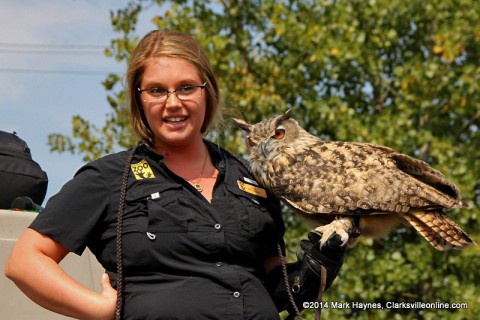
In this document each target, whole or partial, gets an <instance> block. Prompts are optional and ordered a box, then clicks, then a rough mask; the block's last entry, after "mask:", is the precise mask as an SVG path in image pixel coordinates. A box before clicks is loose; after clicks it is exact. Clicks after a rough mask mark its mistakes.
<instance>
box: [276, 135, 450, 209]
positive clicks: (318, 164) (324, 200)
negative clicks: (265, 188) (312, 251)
mask: <svg viewBox="0 0 480 320" xmlns="http://www.w3.org/2000/svg"><path fill="white" fill-rule="evenodd" d="M283 155H284V157H286V158H287V159H281V158H280V157H278V158H277V159H274V160H273V161H272V163H271V166H272V168H277V172H276V173H275V175H276V177H277V180H276V181H275V183H273V184H272V185H271V189H272V191H273V192H274V193H275V194H276V195H277V196H279V197H280V198H282V199H284V201H285V202H287V203H288V204H289V205H290V206H291V207H292V208H294V209H296V210H298V211H301V212H303V213H327V214H328V213H344V214H371V213H391V212H407V211H409V210H410V209H411V208H432V209H433V208H443V207H454V206H458V205H459V200H458V196H456V193H455V191H454V190H457V189H456V187H453V188H452V186H451V185H453V184H451V183H450V182H448V183H445V182H444V181H447V180H446V179H445V177H443V175H441V174H440V173H439V172H438V171H436V170H434V169H432V168H430V167H429V166H428V165H427V164H426V163H424V162H423V161H420V160H416V159H413V158H410V157H408V156H406V155H402V154H400V153H398V152H396V151H395V150H393V149H390V148H387V147H382V146H377V145H372V144H362V143H346V142H318V143H314V144H311V145H310V146H308V147H305V146H290V147H289V148H288V150H287V149H286V150H285V152H284V153H283ZM275 161H278V163H275ZM285 163H288V165H284V164H285ZM279 168H280V169H281V171H282V172H278V169H279ZM279 177H281V178H279ZM445 186H448V188H449V193H450V195H449V194H448V193H445V192H444V191H443V190H442V189H444V188H445ZM452 195H453V197H452Z"/></svg>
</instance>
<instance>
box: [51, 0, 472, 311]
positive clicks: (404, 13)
mask: <svg viewBox="0 0 480 320" xmlns="http://www.w3.org/2000/svg"><path fill="white" fill-rule="evenodd" d="M164 4H168V6H164ZM151 5H153V6H158V7H159V8H167V7H168V9H162V10H160V11H161V14H159V15H158V16H156V17H155V18H154V19H153V21H152V22H153V25H152V28H154V27H156V28H171V29H178V30H181V31H185V32H188V33H190V34H192V35H193V36H195V37H197V38H198V39H199V41H200V42H201V43H202V44H203V46H204V47H205V48H206V50H207V52H208V54H209V56H210V58H211V62H212V65H213V66H214V69H215V72H216V74H217V76H218V78H219V82H220V86H221V91H222V94H223V101H224V103H225V106H226V109H227V115H232V114H233V115H235V116H237V117H238V116H239V117H244V118H245V119H246V120H248V121H250V122H254V121H258V120H260V119H263V118H265V117H269V116H271V115H273V114H275V113H277V114H278V113H283V112H284V111H285V110H286V109H287V108H292V107H293V108H294V109H295V113H294V115H295V118H296V119H297V120H298V121H299V122H300V123H301V125H302V126H304V128H306V129H307V130H309V131H310V132H311V133H313V134H316V135H318V136H320V137H322V138H324V139H331V140H345V141H368V142H372V143H377V144H382V145H386V146H389V147H392V148H395V149H397V150H399V151H401V152H403V153H406V154H409V155H412V156H415V157H417V158H420V159H422V160H425V161H427V162H429V163H430V164H431V165H432V166H433V167H435V168H437V169H439V170H440V171H442V172H443V173H444V174H445V175H446V176H447V177H448V178H450V179H452V180H453V181H454V182H455V183H456V184H457V185H458V186H459V188H460V189H461V190H462V193H463V196H464V198H465V199H466V201H467V202H468V204H469V208H468V209H464V210H461V211H456V212H454V213H453V214H452V215H453V217H454V219H455V220H456V221H457V222H459V224H460V225H461V226H463V227H464V228H465V229H466V231H467V232H469V233H470V235H471V236H473V238H476V239H477V242H478V241H479V238H478V219H479V214H480V179H479V177H480V161H479V160H478V159H479V158H480V133H479V127H480V108H479V107H478V101H480V81H479V80H480V66H479V64H478V61H479V52H480V31H479V30H480V6H478V4H477V3H476V1H475V0H448V1H447V0H427V1H422V2H420V1H401V0H388V1H387V0H372V1H355V0H354V1H345V0H338V1H332V0H317V1H312V0H310V1H305V0H303V1H298V0H290V1H272V0H265V1H241V0H233V1H225V0H220V1H217V2H212V1H202V2H200V1H199V2H197V1H185V0H177V1H169V2H164V1H151V0H150V1H145V0H144V1H131V2H129V3H128V5H127V6H126V7H125V8H124V9H122V10H118V11H116V12H112V14H111V18H112V24H113V27H114V29H115V31H117V32H118V33H119V37H118V38H117V39H114V40H112V43H111V46H110V48H109V49H107V51H106V54H107V55H110V56H112V57H114V58H115V59H117V60H118V61H124V60H126V59H127V58H128V56H129V54H130V52H131V50H132V49H133V47H134V45H135V43H136V42H137V41H138V39H139V38H138V35H136V34H135V25H136V22H137V19H138V14H139V13H140V12H141V11H142V9H143V8H145V7H146V6H151ZM140 36H141V35H140ZM119 83H120V77H119V76H118V75H114V74H112V75H110V76H109V77H108V78H107V79H106V80H105V82H104V85H105V88H106V89H107V92H108V101H109V103H110V105H111V108H112V112H111V117H110V118H109V119H107V121H106V123H105V126H104V127H103V128H101V129H98V128H93V127H91V126H90V124H89V122H88V121H87V120H85V119H82V118H81V117H75V118H74V119H73V139H72V138H71V137H67V136H61V135H56V134H52V135H51V136H50V138H51V140H50V145H51V147H52V150H57V151H67V150H69V151H72V152H76V153H78V154H81V155H83V157H84V159H85V160H91V159H93V158H96V157H98V156H100V155H102V154H104V153H107V152H111V151H112V150H113V148H114V147H115V146H121V147H126V146H129V145H131V144H132V143H133V141H134V140H135V138H134V137H133V135H132V133H131V131H128V130H126V128H128V127H129V126H128V119H127V117H128V111H127V110H126V107H125V105H124V92H123V91H122V88H121V87H120V86H119ZM212 137H214V138H215V139H216V140H217V142H218V143H220V144H222V145H223V146H225V147H226V148H227V149H229V150H231V151H233V152H237V153H238V154H244V153H245V151H246V150H245V148H244V146H243V137H242V133H241V132H240V131H239V130H235V129H225V130H220V129H218V130H216V131H215V132H214V134H213V135H212ZM285 221H286V223H287V235H286V239H287V242H288V244H289V248H290V252H291V253H292V254H293V253H294V252H295V250H296V248H297V246H298V240H299V238H300V237H304V236H305V232H306V229H305V228H304V226H303V225H302V224H301V223H300V222H299V221H298V220H297V218H296V217H294V216H293V215H292V214H291V213H290V212H289V211H287V210H285ZM479 256H480V254H479V250H478V248H477V247H472V248H470V249H467V250H465V251H462V252H451V251H450V252H436V251H434V250H433V249H432V248H431V247H430V246H429V245H428V244H427V243H426V242H425V241H423V240H422V239H421V237H420V236H419V235H418V234H416V233H415V231H412V230H411V229H407V228H400V229H398V230H397V231H395V232H393V233H392V234H390V235H389V236H388V237H386V238H384V239H379V240H375V241H372V240H368V239H363V240H361V241H360V243H359V244H358V245H357V246H356V247H355V248H353V249H351V250H350V251H349V252H348V256H347V259H346V262H345V265H344V267H343V268H342V270H341V272H340V275H339V278H338V279H337V280H336V282H335V283H334V285H333V287H332V289H330V290H329V291H328V292H327V293H326V294H325V295H324V301H338V302H362V303H380V304H381V305H382V306H383V309H380V310H377V309H373V308H367V309H366V310H363V309H362V308H361V306H359V305H356V306H357V307H353V306H352V305H350V307H349V308H346V309H332V308H328V309H325V310H323V312H322V314H323V315H324V316H326V317H327V318H329V317H332V318H345V317H350V316H356V317H358V318H360V319H367V318H375V319H392V318H395V319H404V318H407V319H410V318H418V319H433V318H439V317H441V318H447V317H448V318H449V319H465V318H468V319H470V318H479V317H480V308H479V307H480V297H479V296H478V294H476V292H477V288H478V287H479V284H480V280H479V279H480V277H479V275H480V271H479V270H480V259H479ZM416 301H419V302H425V303H432V302H447V303H455V302H466V303H468V308H467V309H439V308H433V309H432V308H413V309H408V308H394V307H393V308H388V306H392V305H390V304H389V305H388V306H387V302H397V303H400V302H416ZM330 306H331V305H330ZM305 313H308V312H305Z"/></svg>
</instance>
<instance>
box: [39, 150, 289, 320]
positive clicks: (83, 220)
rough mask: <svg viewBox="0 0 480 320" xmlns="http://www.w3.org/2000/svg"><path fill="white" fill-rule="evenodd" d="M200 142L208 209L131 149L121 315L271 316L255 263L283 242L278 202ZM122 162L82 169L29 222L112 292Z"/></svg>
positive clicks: (116, 157) (153, 157)
mask: <svg viewBox="0 0 480 320" xmlns="http://www.w3.org/2000/svg"><path fill="white" fill-rule="evenodd" d="M206 144H207V147H208V150H209V153H210V155H211V158H212V160H213V163H214V165H215V166H216V168H217V169H218V171H219V175H218V178H217V181H216V184H215V187H214V190H213V198H212V203H211V204H210V203H209V202H208V201H207V200H206V199H205V198H204V197H203V196H202V195H201V194H200V193H199V192H198V191H197V190H195V188H193V187H192V186H191V185H190V184H189V183H188V182H187V181H185V180H183V179H182V178H180V177H178V176H177V175H175V174H174V173H173V172H171V171H170V170H169V169H168V168H167V167H166V166H165V164H164V163H163V157H162V156H159V155H158V154H156V153H155V152H153V151H152V150H151V149H150V148H149V147H147V146H141V147H139V149H137V152H136V153H135V156H134V158H133V161H132V166H131V168H132V170H131V171H130V175H129V179H128V189H127V194H126V206H125V211H124V215H123V221H124V222H123V265H124V266H123V270H124V275H125V285H124V290H125V291H124V292H125V309H124V310H125V319H196V320H198V319H268V320H271V319H278V312H277V310H276V308H275V305H274V304H273V302H272V301H271V298H270V295H269V294H268V292H267V291H266V289H265V287H264V285H263V283H262V281H263V279H264V277H265V271H264V266H263V263H264V259H265V258H266V257H269V256H275V255H277V249H276V246H277V244H278V243H279V242H280V243H282V241H283V240H282V237H283V232H284V225H283V221H282V218H281V215H280V206H279V203H278V200H276V199H274V198H272V197H270V195H268V194H266V192H265V191H264V189H262V188H261V187H260V186H258V185H257V183H256V182H255V180H254V178H253V177H252V176H251V175H250V174H249V172H248V171H247V169H246V168H245V167H244V166H243V164H242V163H241V162H240V161H239V160H238V159H236V158H235V157H233V156H232V155H231V154H229V153H228V152H226V151H225V150H223V149H221V148H219V147H218V146H216V145H214V144H213V143H211V142H207V141H206ZM127 156H128V152H127V151H124V152H120V153H117V154H113V155H109V156H105V157H103V158H101V159H99V160H97V161H94V162H92V163H89V164H87V165H85V166H84V167H83V168H81V169H80V170H79V171H78V172H77V174H76V175H75V177H74V178H73V179H72V180H71V181H69V182H68V183H67V184H65V186H64V187H63V188H62V189H61V190H60V192H59V193H58V194H57V195H55V196H53V197H52V198H51V199H50V200H49V201H48V203H47V205H46V208H45V210H44V211H42V213H41V214H39V215H38V217H37V218H36V219H35V221H34V222H33V223H32V225H31V226H30V227H31V228H33V229H35V230H37V231H39V232H41V233H43V234H46V235H47V236H49V237H51V238H53V239H54V240H56V241H57V242H59V243H60V244H62V245H63V246H64V247H66V248H67V249H69V250H70V251H72V252H75V253H77V254H81V253H82V252H83V250H84V249H85V247H87V246H88V247H89V248H90V250H91V251H92V252H93V253H94V254H95V255H96V257H97V259H98V260H99V262H100V263H101V264H102V265H103V266H104V267H105V268H106V270H107V271H108V273H109V276H110V279H112V282H113V284H114V286H115V283H116V282H115V280H116V258H115V257H116V256H115V236H116V220H117V211H118V203H119V195H120V185H121V178H122V173H123V168H124V166H125V163H126V160H127ZM265 196H266V197H265ZM282 245H283V243H282Z"/></svg>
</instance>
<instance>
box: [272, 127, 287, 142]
mask: <svg viewBox="0 0 480 320" xmlns="http://www.w3.org/2000/svg"><path fill="white" fill-rule="evenodd" d="M283 137H285V129H276V130H275V134H274V135H273V138H274V139H277V140H280V139H283Z"/></svg>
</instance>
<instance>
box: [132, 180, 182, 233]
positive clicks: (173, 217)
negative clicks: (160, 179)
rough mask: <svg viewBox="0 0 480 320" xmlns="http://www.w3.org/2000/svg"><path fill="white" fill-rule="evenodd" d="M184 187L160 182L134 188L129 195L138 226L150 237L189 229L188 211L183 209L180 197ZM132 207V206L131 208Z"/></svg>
mask: <svg viewBox="0 0 480 320" xmlns="http://www.w3.org/2000/svg"><path fill="white" fill-rule="evenodd" d="M182 192H183V188H182V186H181V185H179V184H172V183H160V184H156V185H151V186H148V187H147V186H145V187H142V188H138V189H137V190H134V191H133V190H132V192H130V193H129V194H128V196H127V199H126V200H127V206H131V207H132V208H134V209H135V211H136V212H135V213H131V214H132V215H135V216H136V219H135V220H137V221H138V222H139V223H138V228H139V229H140V230H143V231H144V232H147V235H149V237H152V238H153V237H155V236H154V235H155V234H156V233H173V232H177V233H178V232H180V233H181V232H187V231H188V213H187V211H186V210H182V207H181V206H180V204H179V201H178V199H179V198H180V197H181V196H182ZM129 209H131V208H129Z"/></svg>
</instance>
